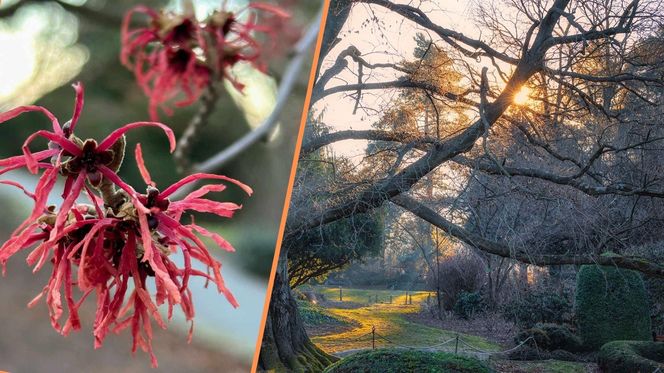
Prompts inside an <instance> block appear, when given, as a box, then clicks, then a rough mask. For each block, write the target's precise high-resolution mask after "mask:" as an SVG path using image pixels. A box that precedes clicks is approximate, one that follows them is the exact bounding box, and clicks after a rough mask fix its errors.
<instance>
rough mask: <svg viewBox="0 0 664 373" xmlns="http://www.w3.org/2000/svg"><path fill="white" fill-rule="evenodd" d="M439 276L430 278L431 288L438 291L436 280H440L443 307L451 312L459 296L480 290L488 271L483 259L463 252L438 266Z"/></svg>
mask: <svg viewBox="0 0 664 373" xmlns="http://www.w3.org/2000/svg"><path fill="white" fill-rule="evenodd" d="M438 268H439V269H438V271H439V272H438V276H433V275H431V276H429V286H430V287H431V289H433V290H435V289H436V283H435V278H436V277H437V278H438V281H439V286H440V290H441V293H442V294H441V295H442V300H443V307H444V308H445V309H446V310H448V311H451V310H452V309H453V307H454V305H455V304H456V303H457V300H458V299H459V296H460V295H461V294H462V293H464V292H466V293H474V292H477V291H479V290H480V288H481V287H482V284H483V283H484V279H485V277H486V269H485V266H484V263H483V262H482V259H480V258H479V257H478V256H477V255H475V254H473V253H466V252H462V253H459V254H457V255H455V256H451V257H449V258H446V259H444V260H443V261H442V262H441V263H440V265H439V266H438Z"/></svg>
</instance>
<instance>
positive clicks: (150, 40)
mask: <svg viewBox="0 0 664 373" xmlns="http://www.w3.org/2000/svg"><path fill="white" fill-rule="evenodd" d="M245 12H248V13H249V14H248V16H246V17H244V18H245V19H244V20H241V19H242V18H243V13H245ZM135 13H142V14H145V15H147V16H148V18H149V23H148V26H146V27H140V28H136V29H130V25H131V21H132V17H133V16H134V14H135ZM259 17H260V18H259ZM287 18H289V14H288V13H286V12H285V11H284V10H282V9H280V8H279V7H277V6H273V5H269V4H265V3H251V4H249V5H248V6H247V7H246V8H244V9H242V10H240V11H238V12H237V13H233V12H230V11H227V10H225V9H221V10H217V11H214V12H213V13H212V14H211V15H210V16H208V17H207V18H206V19H205V20H203V21H199V20H197V19H196V17H195V15H194V14H193V12H192V13H191V14H176V13H173V12H169V11H156V10H154V9H151V8H148V7H146V6H138V7H136V8H134V9H132V10H130V11H129V12H127V14H126V16H125V18H124V22H123V25H122V52H121V57H120V59H121V61H122V63H123V64H124V65H125V66H127V67H128V68H129V69H131V70H133V72H134V75H135V77H136V80H137V82H138V84H139V86H140V87H141V88H142V89H143V91H144V92H145V94H146V95H147V96H148V97H149V99H150V104H149V111H150V116H151V118H152V120H157V117H158V115H157V109H158V108H161V109H162V110H163V111H164V112H165V113H166V114H167V115H171V114H172V109H171V108H170V107H169V105H168V104H169V103H171V102H172V101H174V100H175V102H174V105H175V106H177V107H183V106H188V105H191V104H192V103H194V102H195V101H196V100H197V99H198V98H199V97H200V96H201V94H202V92H203V90H204V89H205V87H207V86H208V85H209V84H211V82H212V81H213V80H215V79H228V80H229V81H231V82H232V83H233V85H234V86H235V87H236V88H237V89H239V90H241V89H242V87H243V85H242V83H241V82H239V81H237V80H236V79H234V78H233V76H232V74H231V73H230V71H229V69H230V68H231V67H233V66H234V65H235V64H236V63H238V62H240V61H245V62H249V63H251V64H253V65H254V66H256V67H257V68H259V69H261V70H263V71H264V70H265V68H266V66H265V63H264V62H263V60H264V58H265V56H263V53H262V52H263V48H262V46H261V43H260V42H259V41H258V39H257V38H256V37H255V36H254V34H255V33H260V34H263V35H265V36H267V38H268V39H270V40H273V41H274V40H275V39H276V37H277V35H276V31H277V30H279V28H278V27H277V25H279V24H281V23H283V22H284V20H286V19H287ZM259 21H260V22H259ZM182 95H184V97H183V98H182V99H180V100H176V99H177V98H178V97H179V96H182Z"/></svg>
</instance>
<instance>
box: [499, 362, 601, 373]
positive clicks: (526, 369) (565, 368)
mask: <svg viewBox="0 0 664 373" xmlns="http://www.w3.org/2000/svg"><path fill="white" fill-rule="evenodd" d="M491 366H492V367H493V368H494V369H495V370H496V371H497V372H510V373H589V372H598V370H597V369H598V368H597V365H595V364H587V363H575V362H570V361H560V360H546V361H513V360H499V361H492V362H491Z"/></svg>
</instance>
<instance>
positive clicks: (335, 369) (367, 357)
mask: <svg viewBox="0 0 664 373" xmlns="http://www.w3.org/2000/svg"><path fill="white" fill-rule="evenodd" d="M356 372H364V373H383V372H391V373H410V372H431V373H434V372H436V373H489V372H490V370H489V368H488V367H487V366H486V365H484V364H483V363H482V362H481V361H479V360H477V359H473V358H469V357H461V356H456V355H453V354H449V353H445V352H428V351H416V350H396V349H380V350H371V351H365V352H360V353H357V354H354V355H351V356H349V357H347V358H345V359H341V360H339V361H338V362H336V363H334V364H332V365H330V366H329V367H327V369H325V371H324V372H323V373H356Z"/></svg>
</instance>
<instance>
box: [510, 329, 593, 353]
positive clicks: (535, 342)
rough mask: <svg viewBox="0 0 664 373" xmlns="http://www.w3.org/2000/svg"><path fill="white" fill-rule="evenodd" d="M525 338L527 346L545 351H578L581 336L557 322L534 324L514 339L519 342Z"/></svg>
mask: <svg viewBox="0 0 664 373" xmlns="http://www.w3.org/2000/svg"><path fill="white" fill-rule="evenodd" d="M528 338H531V339H528ZM526 340H528V342H526V343H527V344H528V345H529V346H531V347H536V348H541V349H544V350H547V351H555V350H565V351H571V352H578V351H580V350H581V338H579V337H577V336H576V335H574V333H572V331H571V330H569V328H567V327H566V326H564V325H559V324H549V323H542V324H535V326H534V327H532V328H530V329H526V330H522V331H521V332H519V334H518V335H517V336H516V338H515V340H514V341H515V342H516V343H517V344H519V343H521V342H523V341H526Z"/></svg>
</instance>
